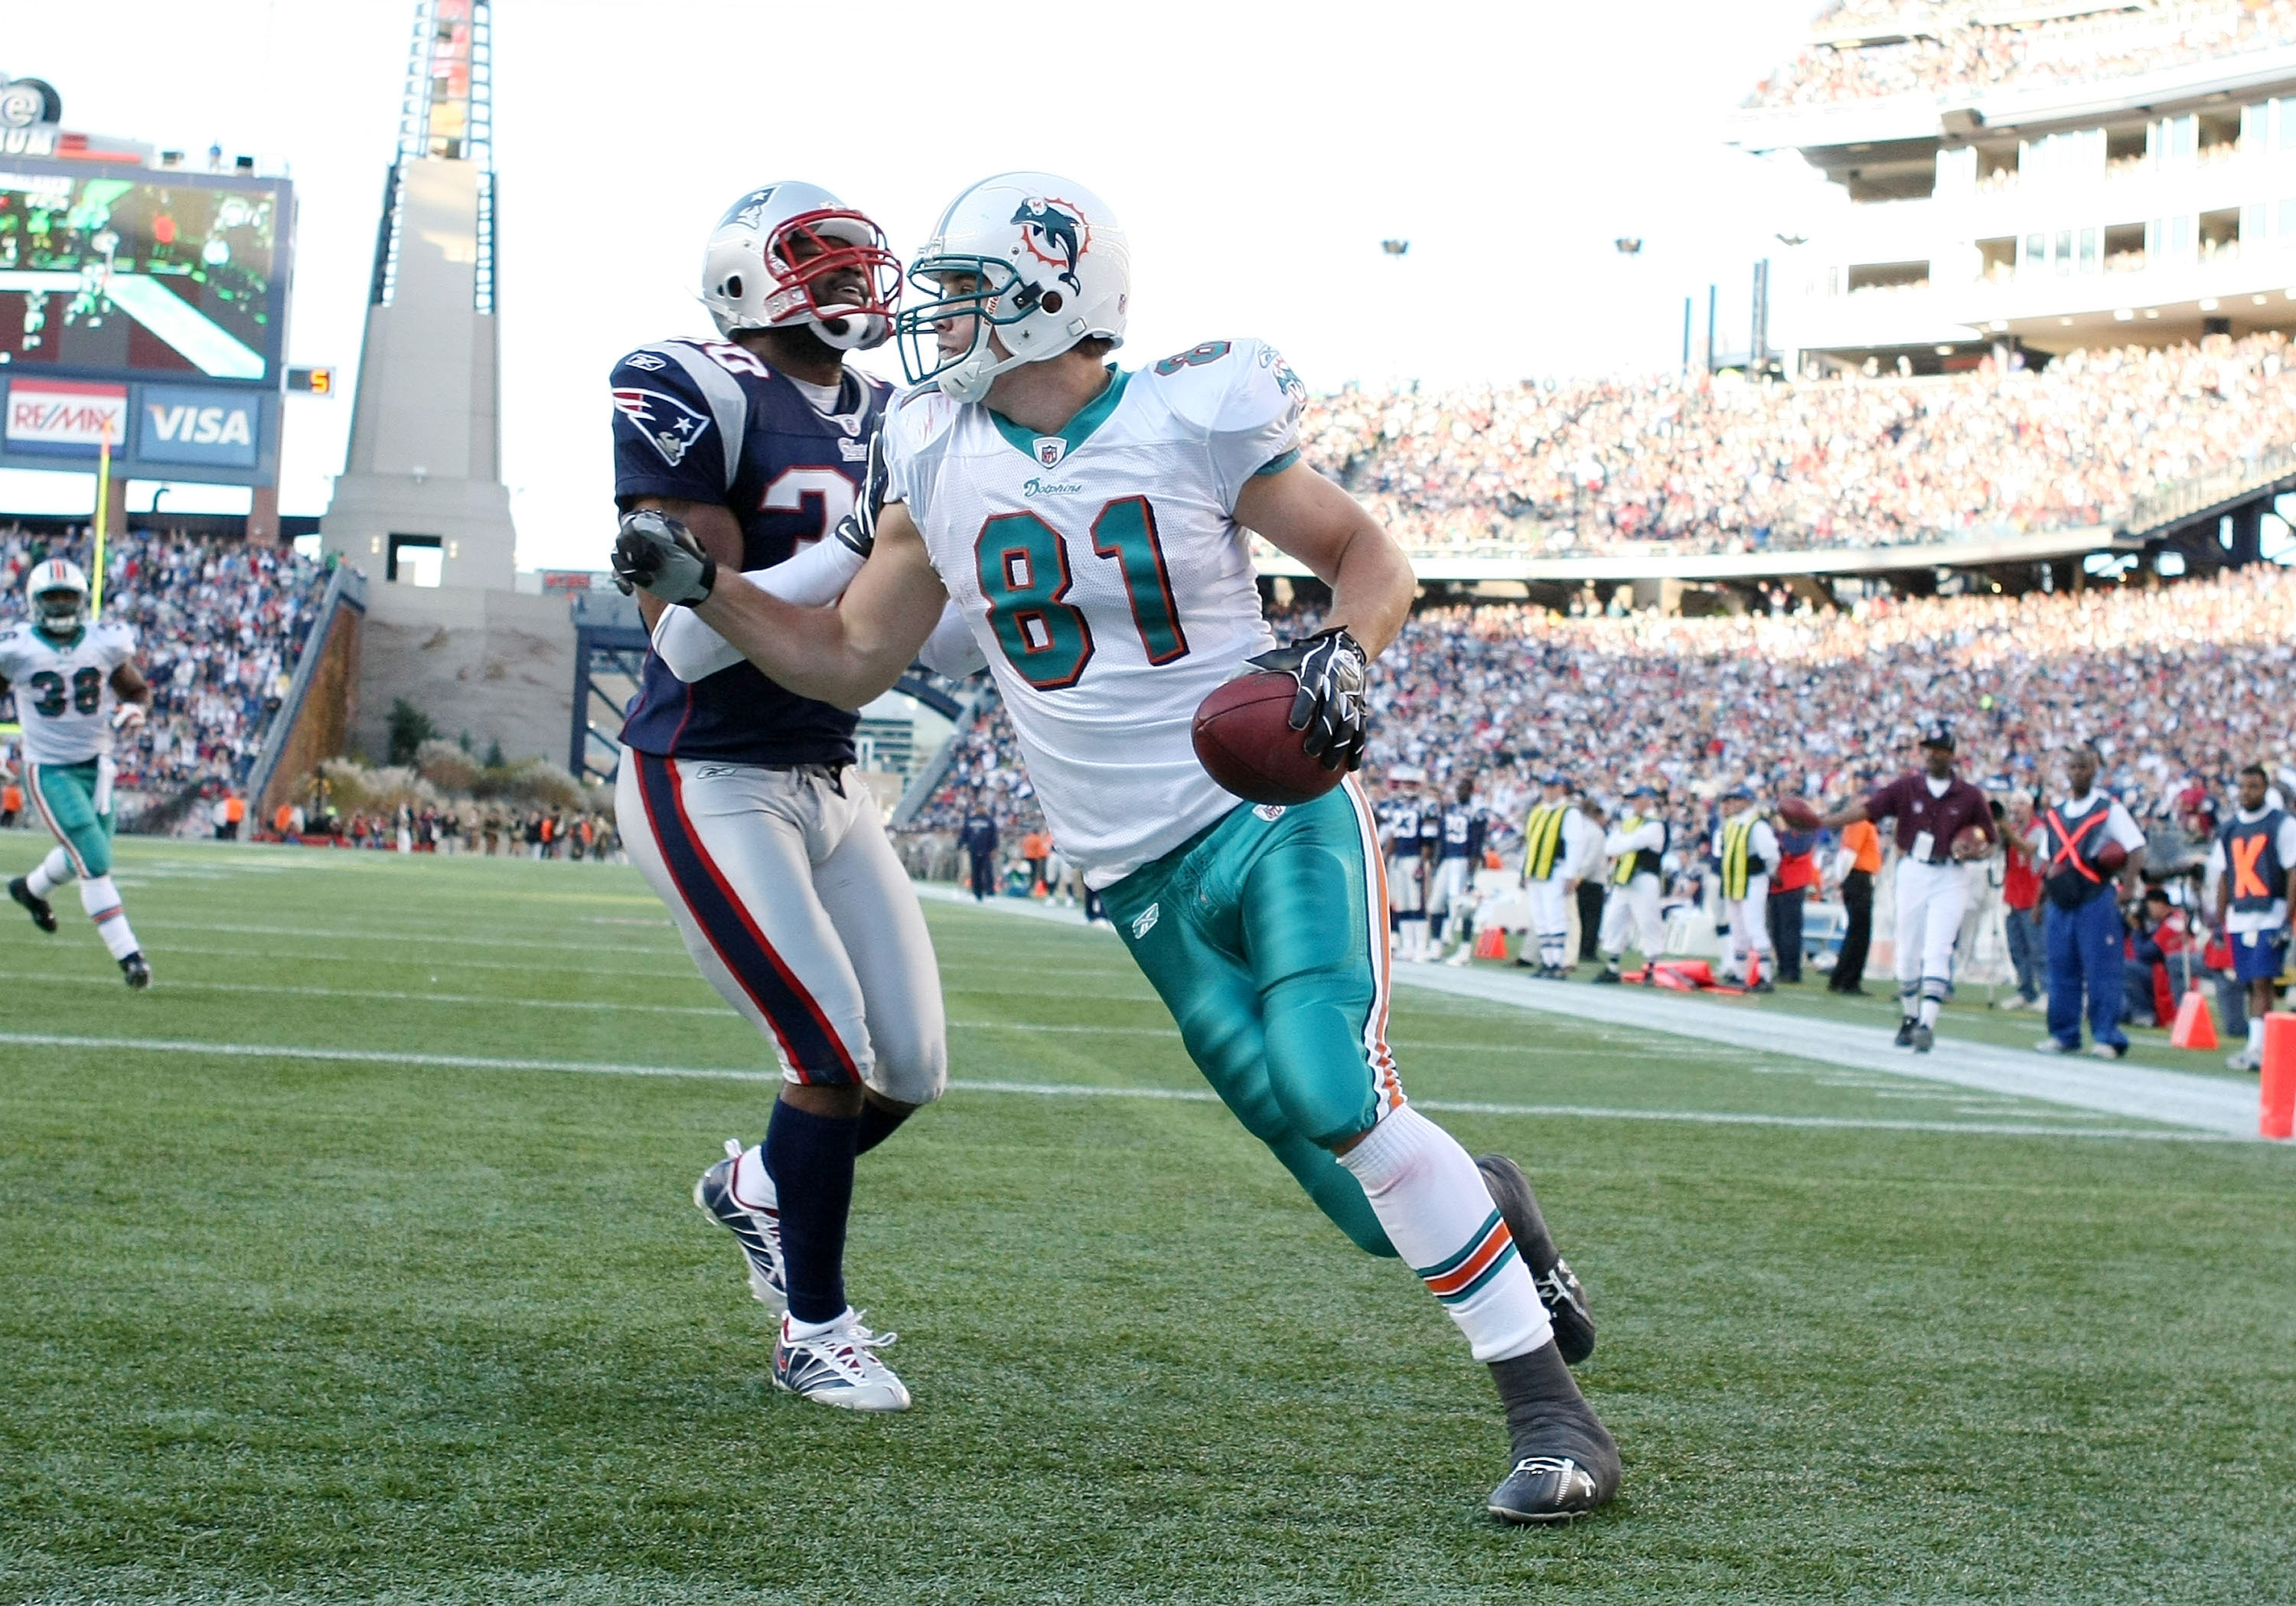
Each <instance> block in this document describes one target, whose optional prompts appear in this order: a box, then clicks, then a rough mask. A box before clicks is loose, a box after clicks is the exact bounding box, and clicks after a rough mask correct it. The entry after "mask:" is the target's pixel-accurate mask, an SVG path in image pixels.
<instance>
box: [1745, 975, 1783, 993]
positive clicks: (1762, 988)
mask: <svg viewBox="0 0 2296 1606" xmlns="http://www.w3.org/2000/svg"><path fill="white" fill-rule="evenodd" d="M1777 990H1778V989H1777V984H1775V983H1774V982H1772V981H1771V980H1770V978H1769V977H1767V976H1764V977H1763V978H1762V979H1761V980H1760V981H1759V982H1756V983H1755V984H1753V985H1752V986H1751V987H1749V988H1747V989H1746V991H1747V992H1776V991H1777Z"/></svg>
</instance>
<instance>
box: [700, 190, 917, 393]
mask: <svg viewBox="0 0 2296 1606" xmlns="http://www.w3.org/2000/svg"><path fill="white" fill-rule="evenodd" d="M856 298H858V299H856ZM900 299H901V264H900V259H898V257H896V256H894V255H893V253H892V251H891V249H890V247H888V246H887V245H886V243H885V232H884V230H882V229H881V228H879V227H878V226H876V225H875V224H874V223H873V222H871V221H870V220H869V218H867V217H866V216H865V215H864V214H863V213H860V212H857V211H855V210H853V209H852V208H851V207H849V206H847V205H846V204H845V203H844V202H841V201H840V200H838V198H837V197H836V196H834V195H832V194H830V193H829V192H828V191H827V190H824V189H823V188H822V187H821V186H820V185H817V184H795V183H784V184H768V185H760V186H759V187H758V188H757V189H754V190H751V191H750V193H749V194H746V195H744V196H742V198H741V199H740V200H739V201H736V202H734V204H733V205H731V206H729V207H727V208H726V215H725V216H724V217H722V218H718V219H717V227H716V228H714V229H712V230H710V231H709V244H708V245H707V246H705V247H704V248H703V250H702V253H701V304H702V305H703V306H705V307H707V308H709V316H710V317H712V318H714V319H716V320H717V332H718V333H719V334H724V335H726V336H728V337H730V336H732V335H734V334H737V333H739V332H740V331H742V330H743V329H786V328H790V327H792V326H794V325H799V324H810V325H813V330H814V333H815V334H818V335H820V336H821V338H822V339H823V340H824V341H825V342H828V343H829V344H830V345H832V346H835V347H837V348H838V349H840V350H846V351H853V350H867V349H868V348H870V347H872V346H881V345H883V344H884V343H885V337H886V336H887V335H888V334H891V333H892V327H893V308H894V306H895V304H896V303H898V301H900Z"/></svg>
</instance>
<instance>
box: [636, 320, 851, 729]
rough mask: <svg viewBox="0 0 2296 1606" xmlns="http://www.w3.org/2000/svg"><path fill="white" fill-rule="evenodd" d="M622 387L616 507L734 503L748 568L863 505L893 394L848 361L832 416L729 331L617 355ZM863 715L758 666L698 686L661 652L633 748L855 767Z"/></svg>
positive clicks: (650, 664) (647, 676) (653, 663)
mask: <svg viewBox="0 0 2296 1606" xmlns="http://www.w3.org/2000/svg"><path fill="white" fill-rule="evenodd" d="M612 384H613V392H614V499H615V501H616V503H617V504H619V506H620V507H623V508H624V509H625V510H627V508H628V507H630V506H631V505H632V504H633V503H634V502H635V500H636V499H637V498H640V497H665V498H676V499H677V500H679V501H686V502H717V503H720V504H722V505H724V506H725V507H728V508H730V509H732V511H733V514H734V517H735V518H736V519H738V520H739V521H741V525H742V561H741V564H739V567H741V568H742V569H763V568H767V567H770V566H771V565H773V564H777V563H780V562H781V561H782V560H783V559H784V558H786V557H788V556H790V555H791V553H793V552H795V551H796V550H797V549H798V548H799V547H802V546H807V545H809V544H811V543H812V542H814V541H816V540H819V539H821V538H822V537H823V536H824V535H826V534H827V533H828V532H829V531H830V530H831V529H832V528H833V527H834V526H835V524H836V523H837V521H838V520H840V519H841V518H843V517H844V516H845V515H846V514H848V513H849V512H850V511H851V510H852V507H853V498H854V494H855V491H856V490H857V487H858V486H859V484H860V481H861V471H862V468H863V465H864V462H865V459H866V458H867V457H868V455H869V437H870V436H871V434H873V432H875V431H876V429H877V426H878V423H879V421H880V419H881V417H882V416H883V413H884V409H885V403H886V401H887V399H889V398H890V396H891V394H892V389H891V387H890V386H889V385H887V384H885V383H883V382H882V381H881V380H875V379H870V378H867V377H866V376H865V375H860V374H856V373H852V372H848V373H847V375H846V376H845V379H844V381H843V383H841V385H840V387H839V391H838V398H837V413H836V416H833V417H824V416H823V415H822V414H820V413H818V412H816V411H815V410H814V406H813V403H812V402H811V401H809V400H808V399H807V398H806V396H805V394H804V393H803V392H802V391H799V389H798V388H797V387H796V385H794V384H792V383H791V382H790V381H789V380H788V379H787V378H786V377H785V376H783V375H780V374H776V373H775V372H774V370H773V369H772V368H770V367H768V366H767V365H766V363H765V361H764V360H763V359H762V358H759V357H758V356H757V355H756V354H755V353H754V352H751V351H750V350H747V349H746V348H744V347H742V346H737V345H734V344H732V343H731V342H726V341H695V340H668V341H663V342H660V344H659V345H652V346H646V347H643V348H641V349H640V350H635V351H633V352H631V353H630V354H629V355H628V356H627V357H625V358H622V360H621V361H620V362H619V363H616V364H615V365H614V375H613V380H612ZM729 441H731V442H734V446H733V448H732V451H733V457H732V460H731V461H730V462H729V461H728V459H727V451H728V447H727V442H729ZM856 721H857V716H856V715H854V714H851V713H849V712H846V711H845V710H844V709H841V708H832V707H831V706H830V705H829V704H826V703H816V702H815V701H814V700H813V699H812V698H810V697H800V696H798V695H797V694H796V693H794V692H791V691H787V690H784V689H783V688H781V687H780V686H778V685H776V684H775V683H774V682H773V681H772V680H770V679H767V677H766V676H765V674H764V673H763V672H762V671H759V670H758V668H757V667H756V666H755V665H753V664H750V663H736V664H734V666H733V667H732V668H730V669H721V670H719V671H717V673H716V674H714V675H709V676H706V677H704V678H703V679H700V680H697V681H694V682H693V684H691V685H687V684H685V682H683V681H681V680H679V679H678V678H677V677H676V676H675V675H673V674H671V673H670V672H669V671H668V668H667V667H665V666H664V665H663V663H661V661H660V659H659V658H657V657H655V656H654V655H652V654H651V653H649V654H647V655H646V662H645V673H644V679H643V680H642V681H641V683H640V685H639V688H638V695H637V696H636V698H635V700H634V701H633V702H632V703H631V704H630V711H629V716H628V718H627V720H626V721H624V722H623V725H622V745H624V746H626V747H633V748H635V749H636V750H637V751H638V752H640V753H651V754H656V755H657V756H660V757H662V758H710V759H724V760H727V761H729V762H734V763H742V764H832V763H850V762H852V761H853V727H854V725H855V723H856Z"/></svg>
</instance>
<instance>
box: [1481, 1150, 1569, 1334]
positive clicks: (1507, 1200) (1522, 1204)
mask: <svg viewBox="0 0 2296 1606" xmlns="http://www.w3.org/2000/svg"><path fill="white" fill-rule="evenodd" d="M1475 1169H1476V1170H1478V1171H1480V1172H1481V1173H1482V1174H1483V1186H1484V1188H1485V1189H1487V1190H1488V1191H1489V1193H1490V1196H1491V1203H1493V1204H1494V1205H1497V1207H1499V1219H1500V1220H1501V1221H1503V1222H1505V1223H1506V1229H1507V1233H1508V1236H1510V1237H1512V1238H1513V1240H1514V1246H1515V1248H1517V1249H1519V1250H1520V1251H1521V1254H1522V1264H1523V1265H1524V1266H1525V1267H1526V1268H1528V1269H1529V1272H1530V1282H1531V1286H1532V1287H1533V1288H1535V1289H1538V1302H1539V1303H1540V1304H1541V1305H1545V1306H1546V1317H1547V1320H1548V1321H1549V1322H1553V1323H1554V1347H1556V1348H1557V1349H1559V1350H1561V1351H1562V1358H1563V1359H1564V1360H1565V1361H1567V1362H1569V1363H1570V1364H1571V1365H1573V1366H1576V1365H1577V1364H1579V1362H1581V1361H1583V1360H1585V1359H1586V1358H1587V1356H1588V1355H1593V1354H1594V1353H1595V1316H1594V1313H1593V1312H1591V1311H1589V1310H1588V1309H1587V1290H1586V1289H1583V1288H1581V1287H1580V1286H1579V1277H1578V1273H1576V1272H1573V1271H1571V1269H1570V1262H1568V1261H1566V1260H1564V1259H1563V1258H1562V1255H1561V1253H1560V1252H1558V1251H1557V1250H1556V1248H1555V1247H1554V1235H1553V1234H1552V1233H1550V1232H1548V1231H1547V1230H1546V1216H1545V1215H1542V1214H1541V1213H1540V1211H1539V1208H1538V1195H1537V1194H1536V1193H1534V1192H1532V1191H1531V1188H1530V1179H1529V1177H1528V1176H1525V1175H1524V1174H1523V1170H1522V1167H1521V1166H1520V1165H1516V1164H1515V1163H1514V1162H1513V1160H1510V1159H1509V1158H1507V1157H1506V1156H1505V1155H1503V1154H1487V1155H1485V1156H1483V1157H1481V1158H1480V1159H1479V1160H1477V1161H1476V1162H1475Z"/></svg>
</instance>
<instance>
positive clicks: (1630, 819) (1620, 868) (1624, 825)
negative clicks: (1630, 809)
mask: <svg viewBox="0 0 2296 1606" xmlns="http://www.w3.org/2000/svg"><path fill="white" fill-rule="evenodd" d="M1642 828H1643V817H1642V816H1641V815H1639V814H1629V815H1628V816H1627V817H1626V818H1625V819H1622V820H1620V821H1619V835H1620V836H1633V835H1634V834H1635V833H1636V831H1639V830H1641V829H1642ZM1641 861H1642V854H1641V853H1640V852H1638V851H1637V850H1636V849H1634V848H1628V850H1627V851H1626V852H1623V853H1621V854H1620V855H1619V861H1618V863H1616V864H1614V865H1612V866H1611V885H1612V886H1624V885H1627V883H1628V882H1629V881H1632V880H1633V879H1634V878H1635V866H1636V864H1638V863H1640V862H1641Z"/></svg>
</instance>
